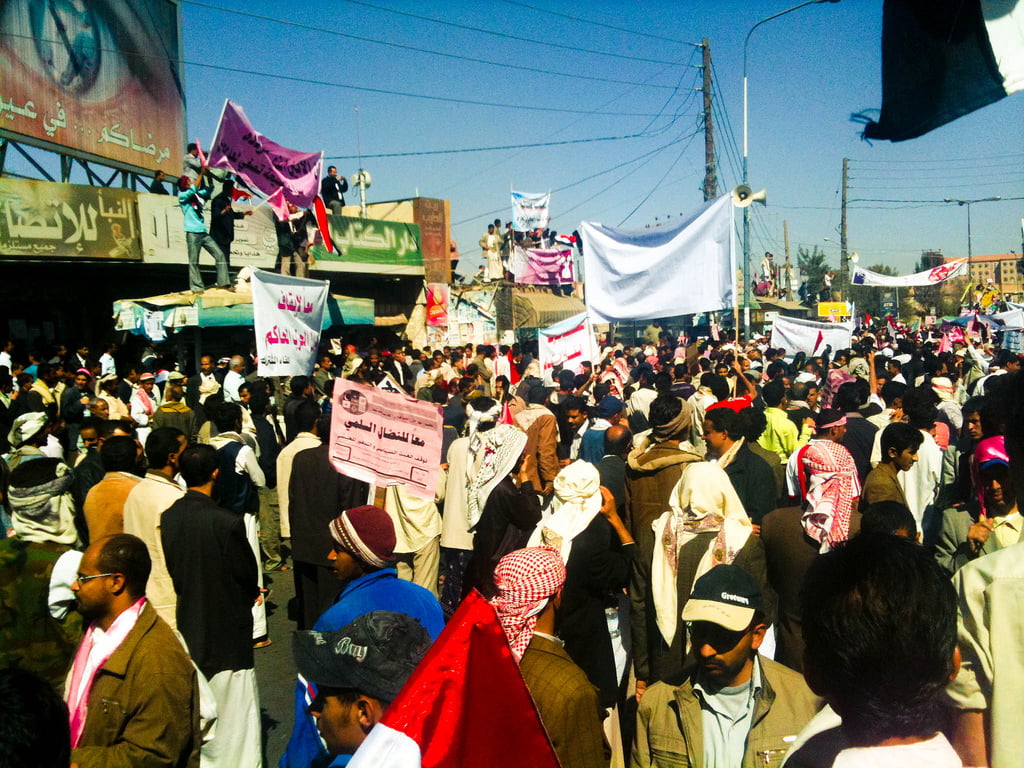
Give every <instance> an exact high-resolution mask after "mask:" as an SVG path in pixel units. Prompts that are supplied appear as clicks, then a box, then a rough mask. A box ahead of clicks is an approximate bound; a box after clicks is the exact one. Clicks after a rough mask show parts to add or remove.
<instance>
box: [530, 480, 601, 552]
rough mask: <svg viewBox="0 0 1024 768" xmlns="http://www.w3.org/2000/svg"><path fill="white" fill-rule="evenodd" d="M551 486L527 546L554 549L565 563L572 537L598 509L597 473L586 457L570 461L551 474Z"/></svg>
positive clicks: (599, 491) (590, 519) (589, 520)
mask: <svg viewBox="0 0 1024 768" xmlns="http://www.w3.org/2000/svg"><path fill="white" fill-rule="evenodd" d="M554 486H555V495H554V498H553V499H552V500H551V505H550V507H548V514H547V515H546V516H545V519H543V520H541V521H540V523H538V524H537V527H536V529H534V531H533V534H532V535H531V536H530V542H529V546H531V547H551V548H552V549H557V550H558V551H559V552H560V553H561V555H562V561H563V562H565V563H568V562H569V555H570V553H571V552H572V541H573V539H575V538H576V537H577V536H579V535H580V534H581V533H583V531H584V529H585V528H586V527H587V526H588V525H590V523H591V521H592V520H593V519H594V517H596V516H597V514H598V513H599V512H600V511H601V504H602V498H601V476H600V475H599V474H598V472H597V467H595V466H594V465H593V464H591V463H590V462H589V461H574V462H573V463H572V464H570V465H569V466H567V467H565V468H564V469H563V470H562V471H561V472H559V473H558V475H556V476H555V481H554Z"/></svg>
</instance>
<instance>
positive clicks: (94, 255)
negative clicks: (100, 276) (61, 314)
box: [0, 178, 142, 260]
mask: <svg viewBox="0 0 1024 768" xmlns="http://www.w3.org/2000/svg"><path fill="white" fill-rule="evenodd" d="M0 253H2V254H3V255H4V256H35V257H52V258H81V259H131V260H138V259H140V258H142V250H141V247H140V243H139V235H138V212H137V209H136V203H135V193H134V192H132V191H131V190H129V189H113V188H110V187H86V186H79V185H76V184H55V183H53V182H51V181H33V180H29V179H6V178H0Z"/></svg>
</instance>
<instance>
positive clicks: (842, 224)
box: [839, 157, 850, 300]
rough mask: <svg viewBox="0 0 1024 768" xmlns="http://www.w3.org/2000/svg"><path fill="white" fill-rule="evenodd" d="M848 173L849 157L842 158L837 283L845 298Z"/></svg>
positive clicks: (848, 269) (847, 283)
mask: <svg viewBox="0 0 1024 768" xmlns="http://www.w3.org/2000/svg"><path fill="white" fill-rule="evenodd" d="M849 173H850V158H848V157H844V158H843V202H842V214H841V218H840V220H839V285H840V286H842V287H841V288H840V291H841V292H840V294H839V298H840V299H844V300H845V299H846V294H847V291H848V288H847V286H848V285H849V284H850V261H849V257H848V256H847V252H846V187H847V182H848V181H849Z"/></svg>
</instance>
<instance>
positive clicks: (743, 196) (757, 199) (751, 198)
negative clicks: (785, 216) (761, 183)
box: [732, 184, 768, 208]
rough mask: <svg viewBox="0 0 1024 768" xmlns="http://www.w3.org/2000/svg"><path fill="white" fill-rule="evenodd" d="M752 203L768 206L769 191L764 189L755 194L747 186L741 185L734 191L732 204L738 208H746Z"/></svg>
mask: <svg viewBox="0 0 1024 768" xmlns="http://www.w3.org/2000/svg"><path fill="white" fill-rule="evenodd" d="M751 203H760V204H761V205H768V191H767V190H764V189H762V190H761V191H760V192H755V191H754V190H752V189H751V188H750V187H748V186H747V185H746V184H740V185H739V186H737V187H735V188H734V189H733V190H732V204H733V205H735V206H736V207H737V208H746V207H747V206H749V205H750V204H751Z"/></svg>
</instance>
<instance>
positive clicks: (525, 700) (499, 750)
mask: <svg viewBox="0 0 1024 768" xmlns="http://www.w3.org/2000/svg"><path fill="white" fill-rule="evenodd" d="M348 765H349V768H381V766H388V768H420V767H422V768H441V767H442V766H444V768H471V767H472V768H476V766H487V768H523V766H530V768H558V758H557V757H556V756H555V751H554V749H553V748H552V746H551V742H550V741H549V740H548V737H547V733H545V731H544V726H542V725H541V722H540V717H539V716H538V714H537V710H536V708H535V707H534V704H533V699H531V698H530V693H529V691H527V690H526V683H524V682H523V678H522V675H520V673H519V667H518V665H517V664H516V662H515V659H513V658H512V651H510V650H509V647H508V640H507V639H506V638H505V631H504V630H503V629H502V628H501V624H499V623H498V617H497V616H496V615H495V613H494V608H492V607H491V606H490V604H489V603H488V602H487V601H486V600H485V599H484V598H483V597H482V596H481V595H480V593H479V592H476V591H474V592H472V593H471V594H470V595H469V596H468V597H467V598H466V599H465V600H464V601H463V602H462V605H461V606H459V609H458V610H457V611H456V612H455V615H454V616H452V618H451V621H449V622H448V624H447V626H445V628H444V631H443V632H442V633H441V634H440V636H439V637H438V638H437V640H436V641H435V642H434V644H433V646H431V648H430V650H429V651H428V652H427V655H426V656H425V657H424V658H423V661H421V662H420V664H419V666H418V667H416V670H415V671H414V672H413V673H412V677H410V678H409V680H408V681H407V682H406V684H405V687H404V688H403V689H402V692H401V693H399V694H398V698H397V699H395V700H394V702H392V704H391V706H389V707H388V709H387V711H386V712H385V713H384V717H383V718H382V719H381V721H380V722H379V723H377V725H375V726H374V727H373V730H372V731H370V734H369V736H367V737H366V741H364V742H363V743H362V745H361V746H360V747H359V749H358V750H357V751H356V753H355V755H353V757H352V760H351V761H350V762H349V764H348Z"/></svg>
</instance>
